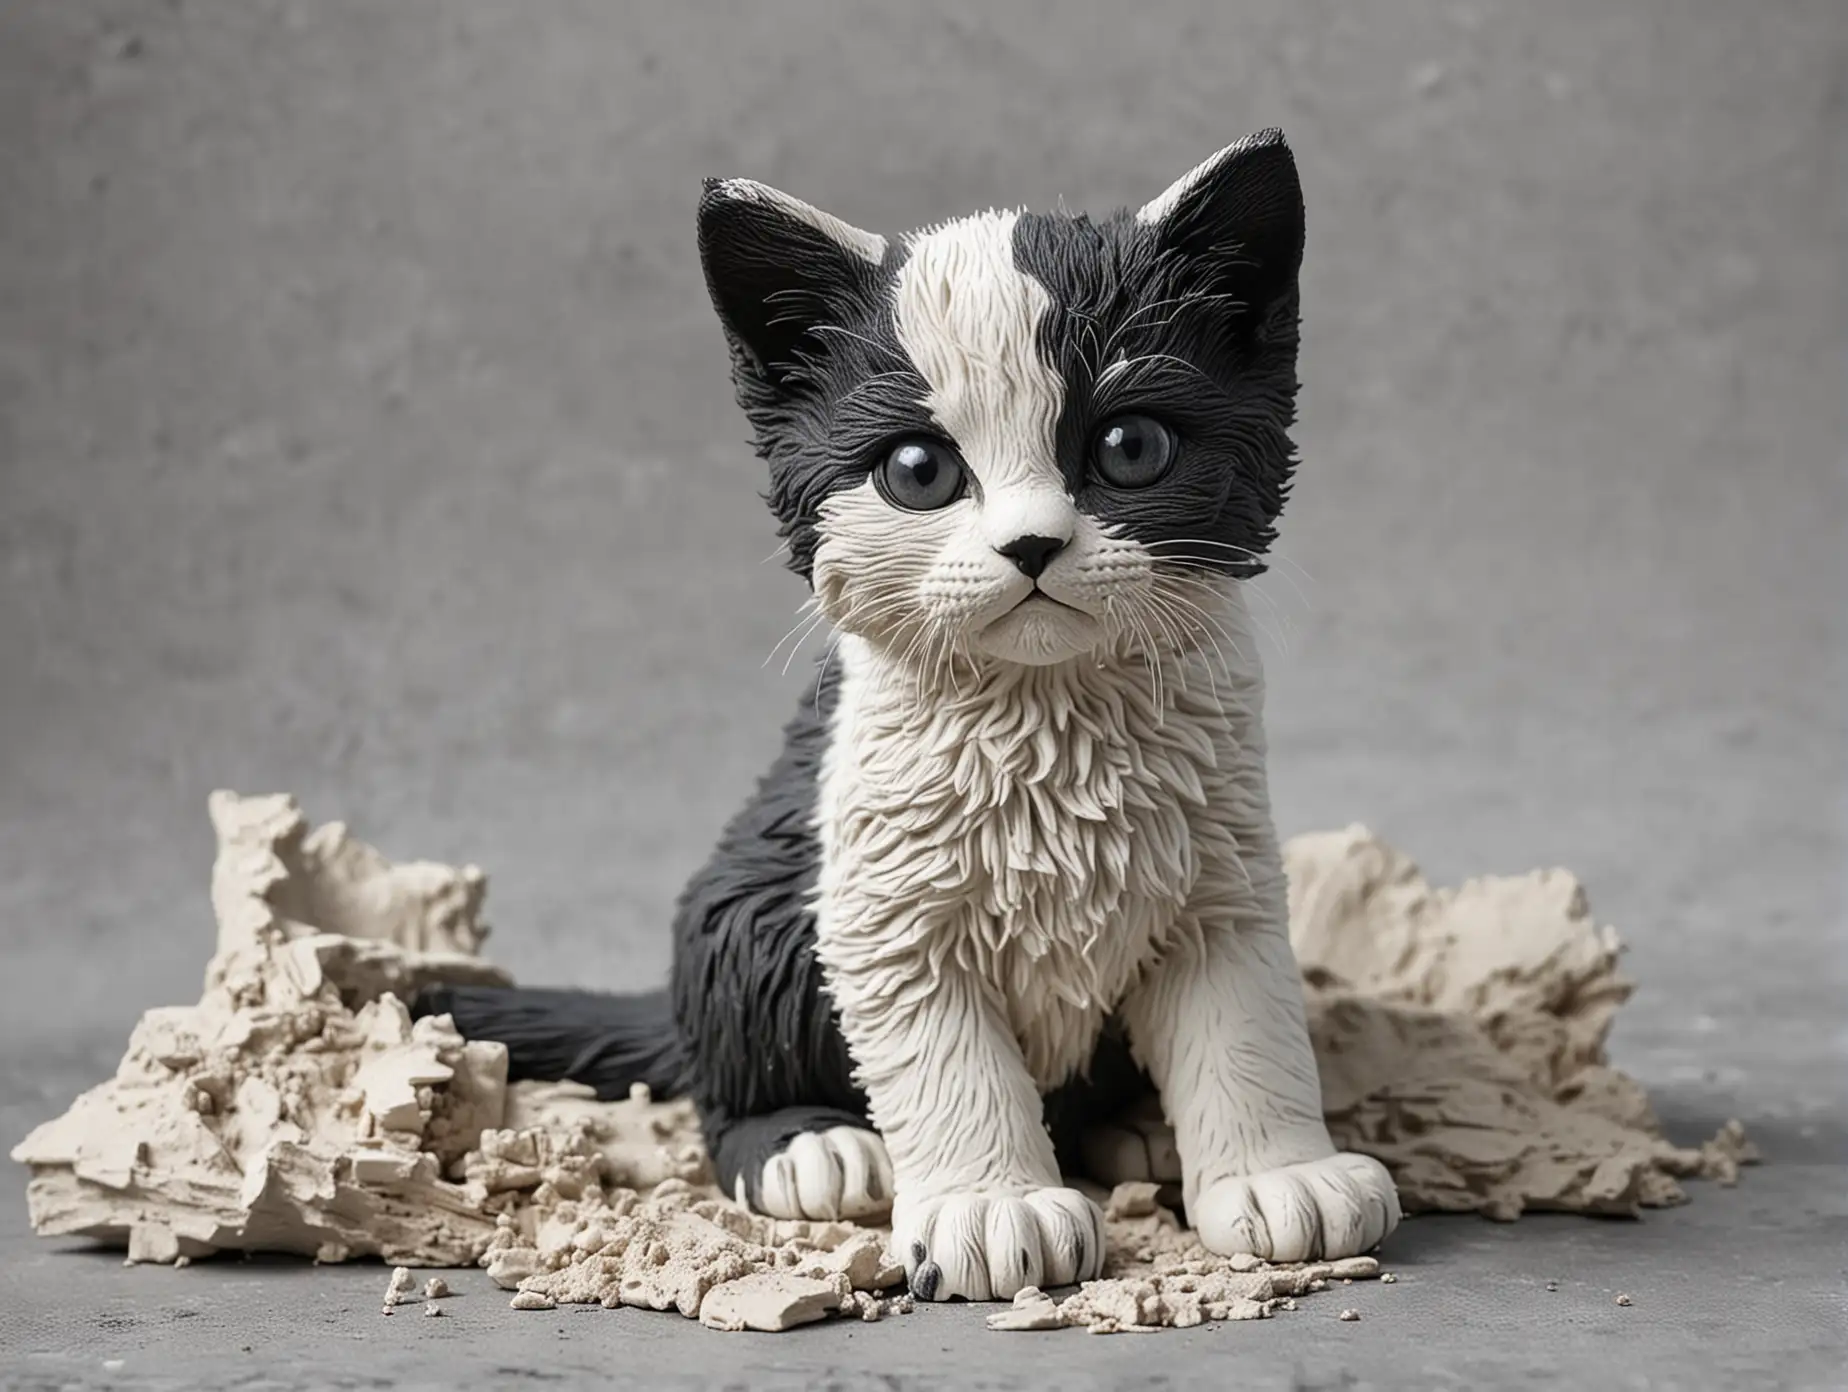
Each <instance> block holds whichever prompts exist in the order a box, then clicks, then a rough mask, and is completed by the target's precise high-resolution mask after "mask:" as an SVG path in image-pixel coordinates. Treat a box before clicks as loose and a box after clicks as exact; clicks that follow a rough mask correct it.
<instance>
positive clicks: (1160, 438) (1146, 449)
mask: <svg viewBox="0 0 1848 1392" xmlns="http://www.w3.org/2000/svg"><path fill="white" fill-rule="evenodd" d="M1174 454H1175V450H1174V435H1173V433H1172V432H1171V431H1169V429H1168V427H1167V426H1165V425H1163V424H1162V423H1161V422H1160V421H1158V420H1150V419H1149V418H1148V417H1147V416H1117V417H1115V418H1114V419H1112V420H1108V421H1105V422H1104V428H1103V429H1102V430H1100V431H1098V432H1097V443H1096V444H1095V445H1093V446H1091V460H1092V462H1093V463H1094V464H1096V466H1097V472H1098V473H1099V474H1100V475H1101V476H1102V477H1103V480H1104V482H1105V483H1109V484H1114V485H1115V486H1116V487H1118V488H1146V487H1148V486H1149V485H1150V484H1151V483H1153V482H1155V480H1156V479H1158V478H1160V477H1161V476H1162V475H1163V474H1165V473H1167V472H1168V468H1169V466H1170V465H1172V464H1173V463H1174Z"/></svg>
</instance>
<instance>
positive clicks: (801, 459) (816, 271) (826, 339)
mask: <svg viewBox="0 0 1848 1392" xmlns="http://www.w3.org/2000/svg"><path fill="white" fill-rule="evenodd" d="M726 189H727V185H726V184H725V183H724V182H722V181H720V180H717V179H711V180H708V181H707V183H706V192H705V196H704V197H703V198H702V199H701V200H700V205H699V249H700V264H701V266H702V267H703V268H704V271H705V275H706V287H707V290H708V291H709V292H710V294H711V296H712V303H713V306H714V308H716V309H717V310H718V313H719V320H720V322H721V323H722V324H723V325H724V328H725V333H726V338H727V341H728V342H729V343H730V344H731V350H732V383H733V386H734V387H735V388H736V389H737V394H738V404H739V405H740V406H742V407H743V408H744V413H745V416H746V417H747V418H748V419H749V420H750V423H751V428H752V434H753V440H752V443H753V445H754V446H755V448H756V450H757V453H758V454H759V455H760V456H761V457H762V458H763V460H764V461H765V463H767V464H768V465H769V466H770V489H769V492H768V493H767V494H766V495H765V501H767V502H768V503H769V504H770V509H771V511H772V512H774V513H775V514H776V518H777V522H778V524H779V525H778V535H780V536H781V537H782V538H783V539H784V540H785V541H786V542H788V544H789V552H788V560H787V564H788V566H789V568H790V569H791V570H793V571H795V573H796V574H798V575H800V576H801V577H802V578H803V579H804V580H808V579H811V578H812V576H813V573H814V564H815V550H816V547H817V546H818V545H819V544H820V538H819V537H818V536H817V534H816V525H817V523H818V521H819V519H820V515H821V505H822V503H823V502H825V501H826V500H827V497H828V495H829V494H831V493H833V492H835V491H836V490H838V489H842V488H852V487H855V486H857V485H858V484H861V483H864V482H865V481H866V480H867V478H868V477H870V476H871V473H872V470H873V468H874V466H875V465H877V464H878V463H879V461H880V458H881V457H882V455H883V453H884V449H885V447H886V446H887V445H888V444H889V443H890V441H891V440H892V439H893V438H894V437H895V436H897V435H901V434H926V435H929V434H940V433H941V432H940V430H939V429H938V427H937V426H936V424H935V423H934V422H933V421H932V419H931V416H930V412H929V411H928V410H927V409H926V408H925V407H924V405H923V398H924V396H925V394H926V393H927V392H928V390H929V385H928V383H926V382H925V381H924V379H923V378H922V377H920V376H919V375H918V372H917V369H916V368H915V367H914V366H913V365H912V362H911V359H910V358H909V357H908V356H906V354H905V351H904V349H903V347H902V346H900V344H899V341H898V335H897V331H896V329H895V328H894V326H893V320H892V290H893V285H894V282H895V281H896V279H897V275H898V267H899V266H900V265H901V264H902V263H903V261H904V253H903V251H902V250H900V249H898V248H896V247H895V248H894V249H892V250H891V251H890V252H888V253H887V255H886V258H885V261H884V263H883V264H882V265H878V266H875V265H873V264H872V263H871V262H869V261H867V260H866V259H865V258H864V257H861V256H858V255H856V254H854V253H853V252H851V251H848V250H845V249H844V248H842V247H840V246H838V245H836V244H835V242H834V241H833V240H832V239H830V238H829V237H828V236H826V235H825V234H823V233H821V232H818V231H817V230H815V228H813V227H811V226H809V224H807V223H806V222H803V221H802V220H801V219H799V218H795V217H792V216H790V215H789V214H788V213H787V212H785V211H784V210H782V209H780V208H778V207H776V206H774V205H773V204H769V203H764V202H760V201H757V200H755V199H751V198H742V197H738V196H736V195H735V194H731V193H728V192H727V191H726Z"/></svg>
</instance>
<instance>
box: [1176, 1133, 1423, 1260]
mask: <svg viewBox="0 0 1848 1392" xmlns="http://www.w3.org/2000/svg"><path fill="white" fill-rule="evenodd" d="M1187 1216H1188V1218H1189V1220H1190V1221H1191V1222H1192V1224H1193V1226H1194V1228H1195V1229H1196V1230H1197V1231H1198V1232H1199V1234H1200V1241H1201V1242H1203V1243H1204V1244H1205V1245H1206V1247H1207V1249H1208V1250H1209V1251H1213V1252H1217V1253H1219V1254H1220V1255H1221V1256H1227V1257H1229V1256H1233V1255H1236V1254H1237V1253H1240V1252H1249V1253H1250V1254H1251V1255H1252V1256H1255V1257H1263V1258H1266V1259H1267V1260H1270V1261H1315V1260H1324V1259H1326V1260H1332V1259H1334V1258H1336V1257H1353V1256H1359V1255H1360V1254H1361V1253H1362V1252H1365V1251H1368V1250H1370V1249H1371V1248H1373V1247H1376V1246H1378V1245H1379V1243H1380V1241H1381V1240H1382V1239H1383V1238H1384V1237H1385V1236H1386V1234H1388V1233H1389V1232H1391V1231H1392V1230H1393V1229H1394V1228H1396V1227H1398V1226H1399V1191H1398V1190H1397V1189H1395V1188H1394V1187H1393V1182H1392V1176H1391V1175H1390V1174H1388V1173H1387V1172H1386V1167H1385V1166H1384V1165H1382V1164H1380V1162H1379V1161H1377V1160H1375V1159H1374V1158H1373V1157H1372V1156H1370V1155H1354V1154H1350V1153H1343V1154H1339V1155H1330V1156H1328V1157H1327V1158H1326V1159H1323V1160H1308V1161H1304V1162H1303V1163H1302V1164H1299V1165H1285V1166H1284V1167H1283V1168H1282V1169H1277V1170H1267V1171H1265V1172H1264V1173H1262V1174H1255V1175H1242V1176H1240V1177H1238V1178H1236V1179H1222V1180H1218V1181H1217V1182H1215V1183H1214V1184H1213V1185H1212V1186H1211V1187H1210V1188H1209V1189H1207V1190H1206V1192H1205V1193H1203V1194H1201V1195H1200V1196H1199V1197H1198V1198H1196V1199H1195V1200H1194V1202H1193V1203H1192V1204H1190V1205H1189V1206H1188V1215H1187Z"/></svg>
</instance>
